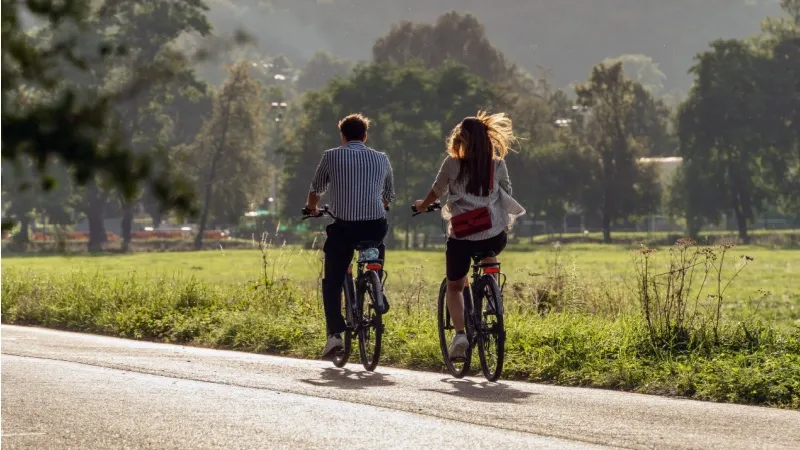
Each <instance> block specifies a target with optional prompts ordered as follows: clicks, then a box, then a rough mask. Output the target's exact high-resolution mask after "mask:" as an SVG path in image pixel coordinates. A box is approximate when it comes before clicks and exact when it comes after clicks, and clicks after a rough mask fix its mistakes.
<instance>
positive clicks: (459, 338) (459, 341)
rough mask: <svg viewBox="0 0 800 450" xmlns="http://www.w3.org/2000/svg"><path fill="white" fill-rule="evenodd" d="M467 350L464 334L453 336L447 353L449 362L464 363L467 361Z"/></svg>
mask: <svg viewBox="0 0 800 450" xmlns="http://www.w3.org/2000/svg"><path fill="white" fill-rule="evenodd" d="M468 348H469V339H467V334H466V333H464V332H461V333H456V335H455V336H453V342H452V343H450V349H449V350H448V351H447V353H448V354H449V355H450V361H464V360H466V359H467V349H468Z"/></svg>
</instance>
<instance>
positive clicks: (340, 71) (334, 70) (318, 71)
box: [297, 52, 353, 92]
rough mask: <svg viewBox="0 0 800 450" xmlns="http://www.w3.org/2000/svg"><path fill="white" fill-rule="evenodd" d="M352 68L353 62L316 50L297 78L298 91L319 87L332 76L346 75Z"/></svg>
mask: <svg viewBox="0 0 800 450" xmlns="http://www.w3.org/2000/svg"><path fill="white" fill-rule="evenodd" d="M351 70H353V63H352V62H350V61H347V60H344V59H340V58H336V57H335V56H333V55H331V54H330V53H328V52H316V53H314V56H312V57H311V59H310V60H309V61H308V63H306V66H305V67H303V70H302V71H300V76H299V77H298V79H297V90H299V91H300V92H305V91H311V90H315V89H320V88H322V87H323V86H325V84H326V83H327V82H328V81H329V80H331V79H332V78H337V77H340V78H341V77H346V76H347V74H349V73H350V71H351Z"/></svg>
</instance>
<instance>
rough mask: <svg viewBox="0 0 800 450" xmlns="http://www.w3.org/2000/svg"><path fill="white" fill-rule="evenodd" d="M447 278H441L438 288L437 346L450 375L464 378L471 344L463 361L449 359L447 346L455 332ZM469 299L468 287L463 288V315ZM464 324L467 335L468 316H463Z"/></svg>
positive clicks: (470, 358)
mask: <svg viewBox="0 0 800 450" xmlns="http://www.w3.org/2000/svg"><path fill="white" fill-rule="evenodd" d="M446 294H447V278H445V279H444V280H442V285H441V287H440V288H439V305H438V308H437V314H436V315H437V316H438V323H439V346H440V347H441V349H442V358H443V359H444V365H445V366H446V367H447V370H448V372H450V375H452V376H454V377H456V378H464V376H465V375H466V374H467V373H468V372H469V368H470V365H471V364H472V346H470V348H468V349H467V357H466V359H464V361H463V362H457V361H451V360H450V352H449V350H448V347H449V346H450V342H451V341H452V340H453V336H455V334H456V329H455V327H454V326H453V321H452V319H451V318H450V311H449V309H448V308H447V298H446ZM468 301H471V294H470V292H469V287H465V288H464V303H465V305H464V315H465V316H466V315H467V313H466V311H467V308H466V302H468ZM465 325H466V331H467V335H468V336H469V335H470V334H471V333H470V328H471V327H470V324H469V318H468V317H465Z"/></svg>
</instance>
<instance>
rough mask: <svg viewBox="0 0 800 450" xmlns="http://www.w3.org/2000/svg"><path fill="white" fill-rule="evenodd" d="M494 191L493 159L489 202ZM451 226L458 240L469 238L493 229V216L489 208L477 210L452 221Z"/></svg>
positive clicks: (490, 167)
mask: <svg viewBox="0 0 800 450" xmlns="http://www.w3.org/2000/svg"><path fill="white" fill-rule="evenodd" d="M493 189H494V159H492V161H491V163H490V166H489V195H488V196H487V199H488V201H489V202H491V201H492V200H491V199H492V190H493ZM450 225H451V226H452V227H453V235H454V236H455V237H456V239H463V238H465V237H467V236H472V235H473V234H477V233H480V232H481V231H486V230H489V229H491V228H492V214H491V212H490V211H489V207H488V206H484V207H482V208H476V209H473V210H470V211H467V212H464V213H461V214H459V215H457V216H453V217H452V219H450Z"/></svg>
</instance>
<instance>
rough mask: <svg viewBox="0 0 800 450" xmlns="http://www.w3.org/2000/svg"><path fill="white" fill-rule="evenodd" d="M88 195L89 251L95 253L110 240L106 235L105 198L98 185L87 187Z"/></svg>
mask: <svg viewBox="0 0 800 450" xmlns="http://www.w3.org/2000/svg"><path fill="white" fill-rule="evenodd" d="M86 194H87V195H86V197H87V200H88V207H87V208H86V219H87V221H88V222H89V245H88V247H89V252H91V253H95V252H100V251H102V250H103V244H105V243H106V241H108V236H107V235H106V225H105V223H104V222H103V220H104V219H105V217H104V212H105V199H104V198H103V196H102V194H100V192H99V191H98V189H97V186H90V187H89V188H87V192H86Z"/></svg>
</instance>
